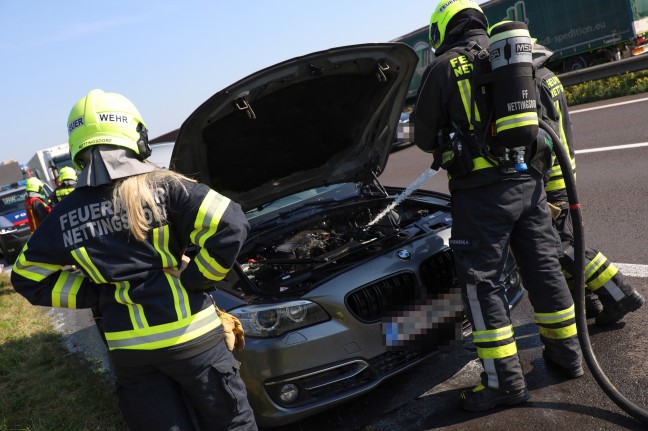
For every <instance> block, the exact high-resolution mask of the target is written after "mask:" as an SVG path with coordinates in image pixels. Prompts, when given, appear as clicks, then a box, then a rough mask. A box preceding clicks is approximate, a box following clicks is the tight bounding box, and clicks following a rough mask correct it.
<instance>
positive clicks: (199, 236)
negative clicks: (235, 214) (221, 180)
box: [190, 190, 230, 247]
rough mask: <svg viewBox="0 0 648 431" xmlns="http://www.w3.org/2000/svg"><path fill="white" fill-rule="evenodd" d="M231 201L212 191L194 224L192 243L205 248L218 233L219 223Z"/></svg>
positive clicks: (203, 202)
mask: <svg viewBox="0 0 648 431" xmlns="http://www.w3.org/2000/svg"><path fill="white" fill-rule="evenodd" d="M229 203H230V200H229V199H228V198H226V197H225V196H223V195H220V194H218V193H216V192H215V191H213V190H210V191H209V192H208V193H207V196H205V199H203V201H202V204H200V209H199V210H198V214H197V215H196V221H195V222H194V230H193V231H192V232H191V235H190V238H191V241H192V242H193V243H194V244H196V245H198V246H200V247H204V245H205V241H206V240H207V239H208V238H209V237H211V236H212V235H214V234H215V233H216V230H217V229H218V223H220V219H221V217H222V216H223V213H224V212H225V210H226V209H227V206H228V205H229Z"/></svg>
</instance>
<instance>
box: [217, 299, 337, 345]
mask: <svg viewBox="0 0 648 431" xmlns="http://www.w3.org/2000/svg"><path fill="white" fill-rule="evenodd" d="M229 313H230V314H233V315H234V316H236V317H237V318H238V319H239V320H240V321H241V325H242V326H243V330H244V331H245V336H246V337H252V338H255V337H256V338H272V337H278V336H280V335H282V334H284V333H286V332H289V331H294V330H295V329H299V328H304V327H306V326H311V325H315V324H317V323H320V322H325V321H327V320H329V316H328V314H327V313H326V311H324V309H323V308H322V307H320V306H319V305H317V304H316V303H314V302H311V301H306V300H299V301H290V302H281V303H277V304H264V305H247V306H244V307H240V308H236V309H234V310H230V311H229Z"/></svg>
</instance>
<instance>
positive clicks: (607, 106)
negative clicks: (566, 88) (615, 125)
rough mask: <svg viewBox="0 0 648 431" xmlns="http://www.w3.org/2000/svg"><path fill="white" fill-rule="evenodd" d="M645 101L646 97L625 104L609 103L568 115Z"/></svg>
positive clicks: (647, 99)
mask: <svg viewBox="0 0 648 431" xmlns="http://www.w3.org/2000/svg"><path fill="white" fill-rule="evenodd" d="M647 101H648V97H644V98H643V99H635V100H628V101H627V102H619V103H610V104H609V105H602V106H595V107H593V108H584V109H576V110H574V111H569V114H570V115H571V114H579V113H581V112H588V111H596V110H598V109H605V108H613V107H615V106H621V105H628V104H630V103H638V102H647Z"/></svg>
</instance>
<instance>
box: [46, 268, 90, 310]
mask: <svg viewBox="0 0 648 431" xmlns="http://www.w3.org/2000/svg"><path fill="white" fill-rule="evenodd" d="M84 279H85V277H84V276H82V275H77V274H74V275H73V274H72V273H70V272H68V271H61V274H60V275H59V277H58V280H56V284H54V289H52V307H60V308H77V303H76V295H77V293H79V288H80V287H81V283H83V280H84Z"/></svg>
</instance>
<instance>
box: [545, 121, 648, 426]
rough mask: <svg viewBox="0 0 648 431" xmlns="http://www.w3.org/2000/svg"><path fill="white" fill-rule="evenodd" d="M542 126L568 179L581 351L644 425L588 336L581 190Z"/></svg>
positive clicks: (609, 391) (606, 387) (646, 415)
mask: <svg viewBox="0 0 648 431" xmlns="http://www.w3.org/2000/svg"><path fill="white" fill-rule="evenodd" d="M539 126H540V128H542V130H544V131H545V132H547V133H548V134H549V135H550V136H551V139H552V140H553V143H554V144H553V149H554V154H555V155H556V158H557V159H558V162H559V163H560V169H561V170H562V172H563V178H564V180H565V186H566V188H567V197H568V200H569V209H570V211H569V213H570V216H571V219H572V226H573V230H574V245H573V247H574V263H575V268H576V269H575V271H574V272H575V273H574V274H573V277H574V286H575V288H576V295H575V297H576V298H575V301H574V302H575V306H576V327H577V329H578V341H579V342H580V345H581V350H582V351H583V356H584V358H585V362H586V363H587V367H588V368H589V370H590V371H591V373H592V375H593V376H594V379H595V380H596V382H597V383H598V385H599V386H600V387H601V389H603V392H605V394H606V395H607V396H608V397H609V398H610V399H611V400H612V401H614V402H615V403H616V405H617V406H619V407H620V408H621V409H623V411H625V412H626V413H628V414H629V415H630V416H632V417H633V418H635V419H637V420H638V421H639V422H641V423H643V424H644V425H648V412H647V411H646V410H644V409H642V408H640V407H639V406H637V405H636V404H634V403H632V402H631V401H630V400H628V399H627V398H626V397H625V396H624V395H623V394H622V393H621V392H619V390H618V389H617V388H616V387H615V386H614V385H613V384H612V382H610V380H609V379H608V377H607V376H606V375H605V372H604V371H603V370H602V369H601V366H600V365H599V363H598V360H597V359H596V356H595V355H594V351H593V350H592V344H591V342H590V339H589V332H588V329H587V318H586V317H585V274H584V272H583V269H584V262H585V238H584V235H583V221H582V216H581V205H580V203H579V200H578V193H577V191H576V181H575V180H574V173H573V170H572V167H571V161H570V159H569V154H567V151H566V150H565V148H564V147H563V145H562V143H561V142H560V139H559V138H558V135H556V133H555V132H554V131H553V129H552V128H551V127H550V126H549V124H547V123H546V122H544V121H543V120H542V119H540V120H539Z"/></svg>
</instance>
